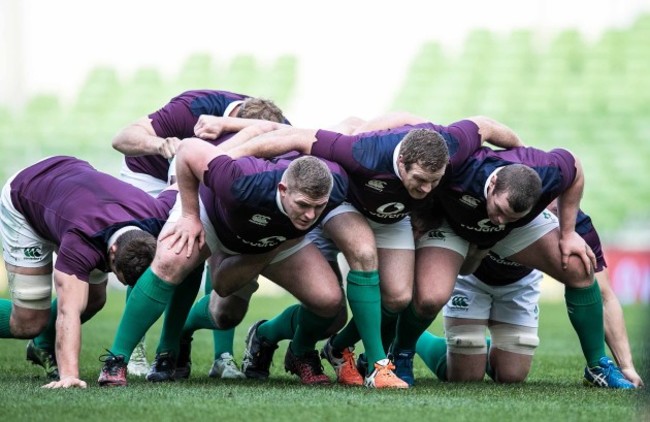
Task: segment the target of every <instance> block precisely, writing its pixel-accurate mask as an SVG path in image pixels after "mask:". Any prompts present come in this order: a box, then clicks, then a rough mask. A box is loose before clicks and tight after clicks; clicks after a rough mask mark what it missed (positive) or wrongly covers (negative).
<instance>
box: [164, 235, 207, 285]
mask: <svg viewBox="0 0 650 422" xmlns="http://www.w3.org/2000/svg"><path fill="white" fill-rule="evenodd" d="M209 255H210V250H209V249H208V248H207V246H203V248H201V249H200V250H199V249H198V244H195V246H194V251H193V252H192V255H191V256H190V257H189V258H188V257H187V256H186V254H185V251H183V252H181V253H178V254H177V253H176V252H175V251H174V248H172V247H171V238H165V239H162V240H160V239H159V240H158V245H157V247H156V256H155V257H154V259H153V262H152V263H151V269H152V271H153V272H154V274H156V275H157V276H158V277H160V278H161V279H163V280H164V281H166V282H168V283H170V284H174V285H179V284H180V283H182V282H183V280H185V278H186V277H187V276H188V275H189V274H190V273H191V272H192V271H193V270H194V269H196V268H197V267H198V266H199V265H203V263H204V262H205V260H206V259H207V258H208V257H209Z"/></svg>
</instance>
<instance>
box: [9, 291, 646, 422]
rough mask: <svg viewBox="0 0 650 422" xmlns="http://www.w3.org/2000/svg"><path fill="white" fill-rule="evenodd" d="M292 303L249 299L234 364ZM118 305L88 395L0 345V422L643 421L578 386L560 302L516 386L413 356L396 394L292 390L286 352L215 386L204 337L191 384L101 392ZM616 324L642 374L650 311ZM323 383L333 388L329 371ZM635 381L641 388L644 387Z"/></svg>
mask: <svg viewBox="0 0 650 422" xmlns="http://www.w3.org/2000/svg"><path fill="white" fill-rule="evenodd" d="M292 303H293V300H292V299H291V298H290V297H288V296H285V297H279V298H269V297H262V296H258V297H254V299H253V302H252V303H251V308H250V311H249V315H248V316H247V318H246V320H245V321H244V323H243V324H242V325H241V326H240V327H239V328H238V329H237V331H236V337H235V355H236V358H237V359H238V361H240V360H241V355H242V352H243V343H244V336H245V335H246V330H247V328H248V326H249V325H250V324H252V323H253V322H254V321H256V320H257V319H260V318H269V317H272V316H273V315H275V314H276V313H277V312H279V311H281V310H282V309H283V308H284V307H285V306H287V305H289V304H292ZM123 304H124V295H123V293H121V292H119V291H111V292H110V294H109V301H108V303H107V305H106V308H105V309H104V310H103V311H102V312H100V313H99V315H97V316H96V317H95V318H94V319H93V320H91V321H89V322H88V323H86V324H85V325H84V329H83V336H84V338H83V348H82V354H81V360H80V362H81V368H80V369H81V377H82V379H84V380H86V381H87V382H88V384H89V388H88V389H86V390H54V391H53V390H45V389H41V388H40V386H41V385H43V384H44V383H45V378H44V374H43V373H42V371H40V370H39V369H40V368H39V367H36V366H32V365H30V364H29V363H28V362H27V361H25V345H26V343H27V342H26V341H25V340H0V420H1V421H18V420H26V421H27V420H29V421H32V420H34V421H38V420H47V421H58V420H61V421H76V420H85V421H87V420H111V421H115V420H124V421H129V420H138V421H143V420H156V421H171V420H215V419H216V420H223V421H228V420H233V421H240V420H246V421H265V420H269V421H312V420H323V421H330V420H331V421H342V420H359V421H364V420H374V421H392V422H396V421H408V422H412V421H420V420H422V421H425V420H426V421H431V420H445V419H447V420H450V421H454V422H457V421H465V420H467V421H477V420H481V421H492V420H495V421H496V420H498V421H521V420H525V421H538V420H540V421H542V420H547V421H551V420H553V421H565V420H571V421H574V420H576V421H577V420H584V421H612V420H621V421H630V420H632V421H634V420H639V421H642V420H650V414H649V413H648V403H649V401H648V393H647V389H646V390H645V391H612V390H603V389H595V388H586V387H584V386H583V385H582V371H583V366H584V363H583V358H582V355H581V352H580V348H579V344H578V340H577V337H576V335H575V334H574V332H573V330H572V328H571V326H570V324H569V321H568V318H567V316H566V310H565V308H564V304H563V303H542V304H541V326H540V339H541V345H540V347H539V349H538V351H537V353H536V355H535V359H534V362H533V368H532V370H531V374H530V376H529V379H528V381H527V382H526V383H524V384H522V385H496V384H495V383H494V382H492V381H490V380H488V381H484V382H482V383H474V384H449V383H442V382H439V381H438V380H437V379H436V378H435V376H434V375H433V374H431V373H430V372H429V370H428V369H427V368H426V367H425V366H424V364H423V363H422V361H420V360H419V358H417V357H416V361H415V375H416V379H417V384H416V387H415V388H412V389H409V390H402V391H374V390H368V389H365V388H350V387H340V386H328V387H304V386H301V385H300V384H299V381H298V379H297V378H295V377H293V376H290V375H289V374H285V372H284V365H283V358H284V351H285V350H286V346H287V344H286V342H285V344H281V346H280V348H279V349H278V350H277V352H276V354H275V358H274V364H273V366H272V368H271V378H270V379H269V380H267V381H252V380H241V381H224V380H214V379H211V378H208V376H207V373H208V370H209V369H210V365H211V363H212V344H211V342H212V336H211V335H210V333H209V332H208V331H200V332H197V333H196V334H195V336H194V343H193V352H192V360H193V367H192V376H191V378H190V379H189V380H187V381H183V382H174V383H165V384H151V383H148V382H146V381H144V380H143V379H140V378H135V377H129V386H128V387H126V388H99V387H98V386H97V383H96V380H97V376H98V374H99V369H100V368H101V363H100V362H99V361H98V356H99V355H100V354H102V353H103V352H104V350H103V349H104V348H107V347H109V346H110V345H111V343H112V339H113V335H114V334H115V330H116V328H117V325H118V322H119V317H120V315H121V312H122V309H123ZM625 314H626V319H627V327H628V330H629V334H630V339H631V343H632V348H633V352H634V355H635V362H636V365H637V369H639V370H641V369H643V368H647V367H648V361H649V360H650V357H649V356H648V347H647V343H646V344H644V341H645V338H644V336H643V335H644V334H645V331H644V329H646V328H647V325H645V324H646V321H647V318H648V316H649V315H650V312H649V309H648V307H644V306H640V305H635V306H628V307H626V308H625ZM440 327H441V325H440V321H436V323H435V324H434V325H433V326H432V328H431V330H432V331H433V332H434V333H437V334H440V333H441V329H440ZM159 333H160V326H159V323H158V324H157V325H156V326H154V328H153V329H152V330H151V331H150V333H149V334H148V335H147V347H148V354H149V357H150V359H151V358H153V355H154V351H155V346H156V343H157V340H158V335H159ZM359 348H361V346H360V347H359ZM324 363H325V362H324ZM326 372H327V373H328V374H329V375H330V377H331V378H332V379H333V378H334V373H333V371H332V369H331V368H329V367H327V365H326ZM645 372H646V374H647V371H645ZM645 381H646V382H647V383H650V379H648V376H646V377H645Z"/></svg>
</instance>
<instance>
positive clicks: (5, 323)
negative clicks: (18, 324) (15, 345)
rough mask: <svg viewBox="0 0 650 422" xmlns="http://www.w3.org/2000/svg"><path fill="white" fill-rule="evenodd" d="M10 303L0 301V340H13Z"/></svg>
mask: <svg viewBox="0 0 650 422" xmlns="http://www.w3.org/2000/svg"><path fill="white" fill-rule="evenodd" d="M10 320H11V301H10V300H7V299H0V338H14V335H13V334H11V326H10V324H9V321H10Z"/></svg>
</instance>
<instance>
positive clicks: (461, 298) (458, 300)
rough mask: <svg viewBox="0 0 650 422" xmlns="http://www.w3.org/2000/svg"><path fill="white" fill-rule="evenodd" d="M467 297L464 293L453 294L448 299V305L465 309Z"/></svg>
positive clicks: (467, 306) (467, 305)
mask: <svg viewBox="0 0 650 422" xmlns="http://www.w3.org/2000/svg"><path fill="white" fill-rule="evenodd" d="M468 300H469V299H468V298H467V296H465V295H455V296H452V297H451V299H449V306H451V307H452V308H457V309H467V308H469V304H468V303H467V301H468Z"/></svg>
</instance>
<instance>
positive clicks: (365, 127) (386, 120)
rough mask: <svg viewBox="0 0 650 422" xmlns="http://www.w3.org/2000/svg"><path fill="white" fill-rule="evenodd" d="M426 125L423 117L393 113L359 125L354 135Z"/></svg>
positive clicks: (399, 112)
mask: <svg viewBox="0 0 650 422" xmlns="http://www.w3.org/2000/svg"><path fill="white" fill-rule="evenodd" d="M420 123H426V120H425V119H423V118H422V117H419V116H416V115H414V114H410V113H407V112H401V111H398V112H392V113H387V114H384V115H383V116H379V117H377V118H376V119H372V120H368V121H367V122H365V123H362V124H361V125H359V126H358V127H357V128H356V129H355V130H354V131H353V132H352V134H353V135H356V134H359V133H365V132H375V131H378V130H386V129H393V128H396V127H400V126H405V125H417V124H420Z"/></svg>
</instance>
